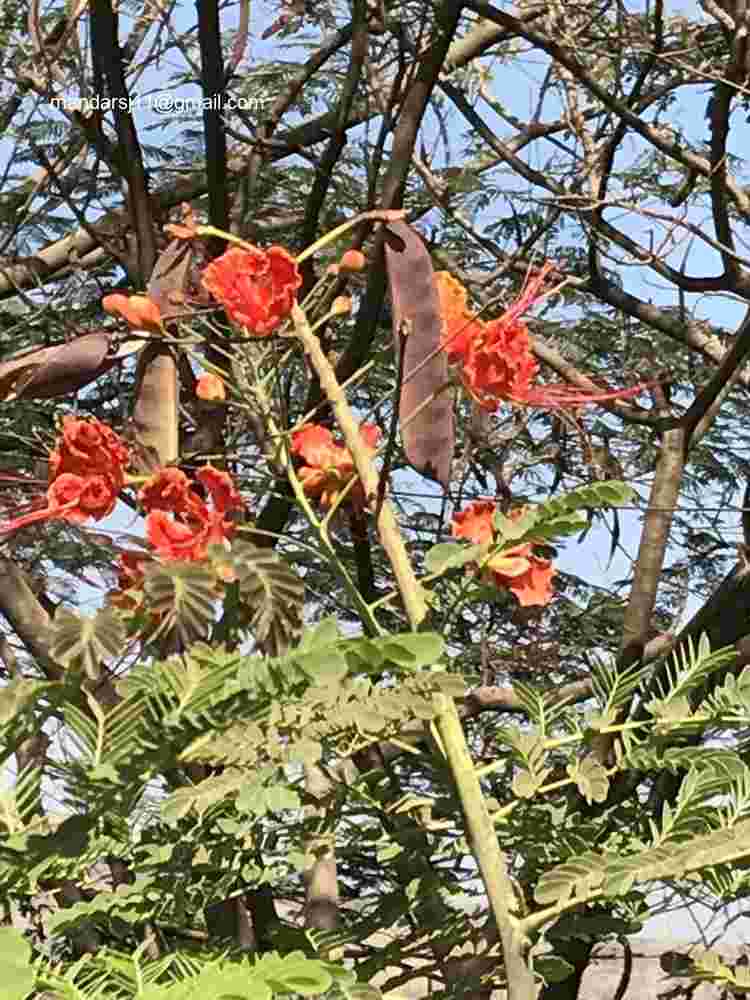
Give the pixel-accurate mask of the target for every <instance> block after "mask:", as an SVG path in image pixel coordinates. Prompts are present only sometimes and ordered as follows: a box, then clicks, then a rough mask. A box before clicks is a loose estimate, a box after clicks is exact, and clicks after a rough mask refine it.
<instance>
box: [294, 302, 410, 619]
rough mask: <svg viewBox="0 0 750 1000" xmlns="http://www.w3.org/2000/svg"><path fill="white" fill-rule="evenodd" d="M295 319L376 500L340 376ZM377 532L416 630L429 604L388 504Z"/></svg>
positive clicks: (297, 314) (374, 478)
mask: <svg viewBox="0 0 750 1000" xmlns="http://www.w3.org/2000/svg"><path fill="white" fill-rule="evenodd" d="M292 319H293V320H294V326H295V329H296V331H297V335H298V337H299V338H300V340H301V341H302V343H303V345H304V348H305V352H306V354H307V355H308V357H309V358H310V363H311V364H312V366H313V368H314V370H315V372H316V374H317V376H318V378H319V380H320V387H321V389H322V390H323V392H324V393H325V395H326V398H327V399H328V401H329V402H330V404H331V406H332V407H333V410H334V413H335V415H336V420H337V422H338V425H339V427H340V428H341V433H342V434H343V435H344V440H345V441H346V445H347V448H348V449H349V452H350V454H351V456H352V459H353V460H354V465H355V468H356V470H357V473H358V475H359V478H360V479H361V480H362V485H363V487H364V491H365V496H368V497H374V496H375V495H376V494H377V491H378V472H377V469H376V468H375V466H374V465H373V463H372V460H371V457H370V452H369V449H368V448H367V446H366V445H365V443H364V441H363V440H362V438H361V436H360V433H359V426H358V424H357V421H356V420H355V419H354V414H353V413H352V411H351V409H350V407H349V404H348V402H347V400H346V396H345V395H344V391H343V389H342V388H341V386H340V385H339V384H338V382H337V381H336V375H335V373H334V370H333V368H332V367H331V365H330V363H329V361H328V359H327V358H326V356H325V354H324V353H323V350H322V348H321V346H320V341H319V340H318V338H317V337H316V336H315V334H314V333H313V332H312V330H311V329H310V325H309V323H308V322H307V318H306V317H305V314H304V313H303V312H302V310H301V309H300V308H299V306H295V307H294V309H293V310H292ZM377 528H378V534H379V536H380V541H381V542H382V544H383V548H384V549H385V551H386V554H387V556H388V559H389V560H390V563H391V566H392V567H393V573H394V575H395V577H396V582H397V583H398V587H399V590H400V591H401V598H402V600H403V602H404V607H405V608H406V613H407V615H408V616H409V621H410V623H411V626H412V628H413V629H416V628H417V627H418V626H419V624H420V622H422V621H423V620H424V618H425V616H426V614H427V603H426V601H425V597H424V590H423V589H422V585H421V584H420V582H419V580H417V578H416V576H415V574H414V570H413V569H412V565H411V562H410V560H409V556H408V554H407V552H406V546H405V545H404V540H403V538H402V537H401V532H400V531H399V528H398V525H397V523H396V518H395V517H394V514H393V511H392V510H391V507H390V504H389V503H388V502H387V501H385V502H384V503H383V505H382V507H381V509H380V515H379V517H378V522H377Z"/></svg>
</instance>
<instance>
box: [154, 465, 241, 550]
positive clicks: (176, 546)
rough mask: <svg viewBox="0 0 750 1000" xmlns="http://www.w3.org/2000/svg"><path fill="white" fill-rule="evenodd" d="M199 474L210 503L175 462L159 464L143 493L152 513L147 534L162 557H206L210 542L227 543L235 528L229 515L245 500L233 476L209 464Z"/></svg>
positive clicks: (239, 507) (197, 476)
mask: <svg viewBox="0 0 750 1000" xmlns="http://www.w3.org/2000/svg"><path fill="white" fill-rule="evenodd" d="M195 479H196V480H197V482H198V483H199V484H200V485H201V486H202V487H203V488H204V490H205V491H206V493H207V494H208V498H209V500H210V503H209V502H207V501H206V500H204V499H203V498H202V497H201V495H200V494H199V493H198V492H197V490H196V489H195V483H194V482H191V480H190V479H188V477H187V476H186V475H185V473H184V472H182V471H181V470H180V469H176V468H171V467H170V468H165V469H159V471H158V472H157V473H156V474H155V475H153V476H152V477H151V478H150V479H149V480H148V481H147V482H146V483H145V484H144V485H143V486H142V488H141V490H140V492H139V494H138V499H139V500H140V502H141V504H142V505H143V507H144V508H145V510H146V511H147V512H148V516H147V517H146V537H147V538H148V540H149V542H150V543H151V545H152V546H153V548H154V550H155V552H156V555H158V556H161V558H162V559H181V560H185V561H189V562H192V561H195V560H200V559H205V558H206V553H207V550H208V547H209V545H216V544H223V542H224V541H225V540H226V539H229V538H231V536H232V534H233V533H234V524H233V522H232V521H231V520H227V518H226V515H227V514H228V513H229V512H230V511H232V510H240V509H242V507H243V506H244V504H243V502H242V497H241V496H240V494H239V493H238V492H237V488H236V487H235V485H234V482H233V481H232V477H231V476H230V475H229V473H228V472H223V471H222V470H221V469H215V468H214V467H213V466H212V465H204V466H203V467H202V468H201V469H199V470H198V472H197V473H196V475H195ZM178 518H179V519H178Z"/></svg>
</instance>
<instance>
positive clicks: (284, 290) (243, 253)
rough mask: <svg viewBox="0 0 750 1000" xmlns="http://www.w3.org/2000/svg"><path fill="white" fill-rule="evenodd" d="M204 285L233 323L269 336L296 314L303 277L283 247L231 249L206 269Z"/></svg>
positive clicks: (262, 335) (257, 333)
mask: <svg viewBox="0 0 750 1000" xmlns="http://www.w3.org/2000/svg"><path fill="white" fill-rule="evenodd" d="M202 282H203V287H204V288H206V289H207V290H208V291H209V292H210V293H211V294H212V295H213V297H214V298H215V299H216V300H217V302H220V303H221V304H222V305H223V306H224V309H225V310H226V313H227V316H229V318H230V320H231V321H232V322H233V323H235V324H236V325H237V326H241V327H243V328H244V329H245V331H246V332H248V333H250V334H252V335H254V336H256V337H265V336H267V335H268V334H269V333H272V332H273V331H274V330H275V329H276V327H277V326H279V324H280V323H281V322H282V320H284V319H286V317H287V316H288V315H289V313H290V312H291V311H292V306H293V305H294V302H295V298H296V294H297V289H298V288H299V287H300V285H301V284H302V277H301V275H300V273H299V269H298V268H297V262H296V260H295V259H294V257H292V255H291V254H290V253H289V252H288V251H286V250H284V248H283V247H269V248H268V250H260V249H258V248H257V247H252V248H248V249H242V248H241V247H231V248H230V249H229V250H227V251H226V253H224V254H222V255H221V257H217V259H216V260H214V261H212V262H211V263H210V264H209V265H208V266H207V267H206V269H205V270H204V272H203V278H202Z"/></svg>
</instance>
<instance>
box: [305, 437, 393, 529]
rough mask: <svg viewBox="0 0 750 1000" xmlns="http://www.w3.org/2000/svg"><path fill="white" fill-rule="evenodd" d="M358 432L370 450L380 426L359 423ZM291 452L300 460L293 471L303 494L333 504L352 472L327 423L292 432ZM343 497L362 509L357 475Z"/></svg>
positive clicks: (345, 452) (349, 460)
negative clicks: (300, 463)
mask: <svg viewBox="0 0 750 1000" xmlns="http://www.w3.org/2000/svg"><path fill="white" fill-rule="evenodd" d="M359 432H360V434H361V436H362V438H363V440H364V442H365V444H366V446H367V447H368V448H370V449H372V450H373V451H374V450H375V449H376V448H377V446H378V442H379V440H380V429H379V428H378V427H376V426H375V425H374V424H361V425H360V428H359ZM291 452H292V454H293V455H296V456H298V457H299V458H301V459H302V461H303V462H304V465H302V467H301V468H300V469H299V470H298V473H297V475H298V476H299V479H300V482H301V483H302V488H303V490H304V491H305V495H306V496H309V497H313V498H319V499H320V503H321V506H323V507H326V508H327V507H333V506H334V505H335V504H336V501H337V500H338V497H339V494H340V493H341V492H342V491H343V490H344V488H345V487H346V486H347V485H348V484H349V483H350V482H351V480H352V479H353V478H354V476H355V475H356V472H355V468H354V460H353V459H352V456H351V455H350V454H349V449H348V448H345V447H344V446H343V445H340V444H336V442H335V441H334V440H333V434H331V432H330V431H329V430H328V428H327V427H321V426H320V425H319V424H306V425H305V426H304V427H302V428H301V429H300V430H298V431H295V432H294V434H292V447H291ZM346 499H347V501H348V502H349V503H351V505H352V506H353V507H354V508H355V509H358V510H363V509H364V506H365V491H364V489H363V487H362V483H361V482H360V481H359V479H358V480H357V482H356V483H355V484H354V485H353V486H352V488H351V489H350V490H349V492H348V493H347V495H346Z"/></svg>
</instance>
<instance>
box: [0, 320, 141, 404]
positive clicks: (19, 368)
mask: <svg viewBox="0 0 750 1000" xmlns="http://www.w3.org/2000/svg"><path fill="white" fill-rule="evenodd" d="M111 336H112V335H111V334H109V333H105V332H104V331H103V330H101V331H98V332H96V333H85V334H84V335H83V336H82V337H76V338H75V340H71V341H69V342H68V343H66V344H58V345H56V346H55V347H40V348H32V349H31V350H29V351H24V352H23V353H22V354H18V355H16V356H15V357H14V358H10V359H9V360H8V361H4V362H3V363H2V364H0V399H2V400H6V401H8V400H13V399H50V398H52V397H53V396H67V395H68V394H69V393H72V392H77V391H78V389H82V388H83V386H85V385H88V384H89V382H93V381H95V380H96V379H97V378H99V376H100V375H103V374H104V373H105V372H106V371H109V369H110V368H112V366H113V365H115V364H117V363H118V361H120V360H121V357H122V353H121V352H116V353H111V352H110V344H111ZM139 346H140V345H139V344H135V345H134V346H132V347H131V348H130V350H137V349H138V347H139Z"/></svg>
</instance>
